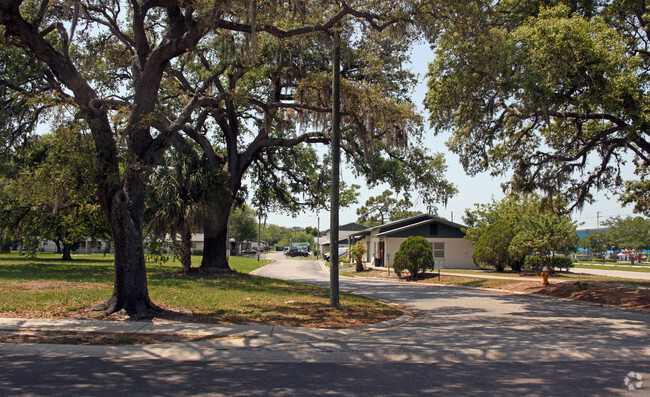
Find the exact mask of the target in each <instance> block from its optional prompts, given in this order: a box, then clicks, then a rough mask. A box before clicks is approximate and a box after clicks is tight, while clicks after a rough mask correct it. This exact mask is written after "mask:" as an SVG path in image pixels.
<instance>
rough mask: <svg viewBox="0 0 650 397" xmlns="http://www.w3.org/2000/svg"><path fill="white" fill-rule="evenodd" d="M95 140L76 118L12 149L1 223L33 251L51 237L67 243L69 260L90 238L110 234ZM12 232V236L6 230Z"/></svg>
mask: <svg viewBox="0 0 650 397" xmlns="http://www.w3.org/2000/svg"><path fill="white" fill-rule="evenodd" d="M93 152H94V145H93V143H92V141H91V140H90V137H89V136H88V135H86V134H84V133H83V132H82V131H81V129H80V126H79V125H78V124H77V123H71V124H68V125H61V126H60V127H59V129H58V130H56V131H55V132H54V133H51V134H46V135H42V136H34V137H33V138H31V139H30V140H28V141H27V142H26V143H25V144H24V145H23V146H21V147H20V148H18V149H17V150H16V151H14V152H12V153H11V156H10V162H9V164H8V167H6V168H4V167H3V171H2V174H3V175H2V177H1V178H2V184H3V191H2V195H1V197H0V201H1V203H2V217H1V218H0V221H1V222H2V227H3V229H4V230H5V232H11V233H12V235H11V239H12V240H14V241H18V242H20V245H21V248H22V250H24V251H25V252H29V253H31V254H32V255H33V254H34V252H35V251H36V250H38V249H39V248H40V242H41V240H43V239H48V240H52V241H54V242H56V243H57V244H58V245H59V246H61V245H62V246H63V247H62V248H63V255H64V259H67V260H69V259H71V258H70V250H71V249H73V248H75V247H76V245H77V244H79V243H80V242H82V241H84V240H85V239H87V238H91V239H100V238H101V239H107V237H108V236H109V235H110V232H109V228H108V223H107V221H106V218H105V215H104V213H103V212H102V211H101V209H100V208H99V205H98V203H97V201H96V196H95V190H96V186H97V185H96V182H95V180H94V179H93V175H92V174H90V173H88V172H86V170H87V169H92V168H94V159H93V156H94V153H93ZM5 236H6V237H9V235H5Z"/></svg>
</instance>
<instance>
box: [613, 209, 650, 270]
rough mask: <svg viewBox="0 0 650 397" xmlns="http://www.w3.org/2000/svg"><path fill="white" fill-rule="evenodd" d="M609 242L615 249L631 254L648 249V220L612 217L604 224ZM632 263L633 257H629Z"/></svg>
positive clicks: (638, 217) (649, 240) (649, 231)
mask: <svg viewBox="0 0 650 397" xmlns="http://www.w3.org/2000/svg"><path fill="white" fill-rule="evenodd" d="M605 225H607V226H608V230H607V235H608V238H609V241H610V242H611V243H612V245H614V246H615V247H616V248H619V249H628V250H631V251H633V253H638V252H639V251H641V250H647V249H650V220H648V219H647V218H643V217H640V216H637V217H626V218H621V217H614V218H611V219H608V220H607V221H606V222H605ZM630 261H631V262H632V263H634V261H635V255H630Z"/></svg>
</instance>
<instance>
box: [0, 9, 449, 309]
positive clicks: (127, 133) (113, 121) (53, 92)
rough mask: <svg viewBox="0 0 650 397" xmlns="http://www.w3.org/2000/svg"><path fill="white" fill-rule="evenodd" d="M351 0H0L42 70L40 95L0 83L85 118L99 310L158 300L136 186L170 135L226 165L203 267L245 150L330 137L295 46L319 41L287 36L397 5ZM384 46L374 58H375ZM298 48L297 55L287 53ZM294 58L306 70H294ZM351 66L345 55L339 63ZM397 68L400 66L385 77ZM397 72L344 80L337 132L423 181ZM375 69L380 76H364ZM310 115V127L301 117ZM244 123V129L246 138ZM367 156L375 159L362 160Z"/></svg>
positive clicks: (140, 187)
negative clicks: (91, 157) (344, 111)
mask: <svg viewBox="0 0 650 397" xmlns="http://www.w3.org/2000/svg"><path fill="white" fill-rule="evenodd" d="M356 3H357V2H350V5H347V4H343V5H342V6H341V7H339V6H337V5H331V4H327V3H322V2H286V3H285V2H261V1H255V0H251V1H249V2H247V3H246V4H241V3H240V2H235V3H230V2H221V1H217V2H214V3H209V2H202V1H177V0H145V1H137V0H132V1H118V0H111V1H101V2H100V1H92V0H88V1H83V0H78V1H71V2H50V1H48V0H42V1H36V0H24V1H13V0H1V1H0V25H2V26H3V27H4V28H3V32H2V33H3V41H2V46H3V47H2V51H3V52H6V51H14V54H16V53H17V54H21V53H22V52H24V53H25V54H31V55H33V56H34V57H35V59H36V60H37V62H38V64H39V65H42V67H43V70H44V71H45V72H44V73H43V76H42V77H43V78H42V84H41V85H39V87H45V89H44V90H42V91H39V92H38V94H39V95H38V96H35V95H33V94H35V93H34V92H33V90H30V89H29V87H27V86H24V85H23V86H17V85H15V84H4V86H5V87H8V88H7V89H10V90H12V92H14V93H18V94H19V95H18V96H20V97H24V98H30V99H31V100H32V102H33V103H34V104H35V105H39V106H40V105H43V106H46V107H50V108H54V109H56V114H57V115H58V116H59V117H66V116H67V117H73V118H77V119H80V120H83V121H84V122H85V123H86V125H87V128H88V129H89V130H90V131H91V133H92V137H93V140H94V143H95V150H96V155H97V160H98V165H97V166H96V170H95V171H96V174H97V176H98V178H97V179H98V194H97V195H98V197H99V201H100V204H101V206H102V209H103V210H104V212H105V214H106V216H107V217H108V219H109V222H110V225H111V231H112V235H113V242H114V247H115V282H114V290H113V294H112V296H111V297H110V298H109V299H108V300H107V301H106V302H105V303H103V304H102V305H100V306H99V307H98V309H102V310H104V311H105V312H106V313H107V314H110V313H113V312H115V311H118V310H121V309H124V310H125V311H126V312H127V313H128V314H129V315H130V316H131V317H134V318H139V317H141V318H143V317H150V316H151V315H152V314H153V313H155V312H156V311H158V310H159V308H158V307H157V306H156V305H155V304H154V303H153V302H151V300H150V298H149V294H148V290H147V280H146V268H145V259H144V250H143V238H142V230H143V225H144V200H145V191H146V187H147V183H148V181H149V179H150V176H151V173H152V170H153V169H154V168H155V166H156V164H158V162H159V160H160V159H161V157H162V156H163V154H164V153H165V151H166V150H167V149H168V148H169V147H170V146H171V145H172V143H173V142H178V140H179V139H192V140H195V141H196V142H198V143H199V145H200V146H201V147H202V149H203V150H204V152H205V154H206V156H207V158H208V161H209V162H210V164H211V166H212V167H213V169H214V170H215V171H220V172H222V173H223V175H224V177H225V180H226V183H225V184H224V187H223V188H224V190H225V191H226V192H227V193H228V195H229V199H226V200H224V201H223V202H221V203H218V204H219V211H218V213H217V214H216V215H217V217H216V220H215V221H214V222H211V223H209V224H207V225H206V226H205V232H206V244H207V246H206V256H205V258H206V259H205V261H204V266H205V267H208V268H210V267H212V268H227V264H226V263H225V252H224V248H225V236H226V233H225V227H226V223H227V217H228V214H229V212H230V211H229V210H230V207H231V206H232V204H233V201H234V199H235V198H236V197H237V194H238V192H239V191H240V189H241V184H242V178H243V176H244V173H245V172H246V170H247V169H248V167H250V165H251V164H253V162H258V163H259V164H260V167H264V166H265V165H264V164H266V165H268V164H274V165H281V161H277V160H276V159H277V158H279V157H280V156H281V154H278V153H275V157H274V156H273V153H272V151H271V150H270V148H273V147H280V148H291V147H293V146H295V145H298V144H300V143H313V142H317V143H328V142H329V135H328V128H327V126H326V123H327V121H324V120H325V118H326V114H327V111H325V109H327V108H328V106H327V105H328V101H329V99H327V98H328V95H327V89H325V88H324V87H325V86H326V85H327V84H325V82H326V81H328V79H329V77H328V74H327V73H323V72H322V71H321V73H320V75H319V74H318V73H316V72H317V71H318V70H319V69H321V66H319V65H322V64H323V63H325V61H324V59H310V58H309V56H307V55H309V54H310V53H313V54H314V56H315V57H318V56H320V57H323V56H324V54H325V52H321V53H320V54H318V51H302V50H300V49H296V50H293V48H295V46H298V45H299V44H302V45H311V44H312V43H315V44H316V43H317V44H318V46H320V47H318V46H314V48H322V49H324V48H326V47H325V46H323V42H322V38H318V39H317V38H315V37H316V36H317V35H318V34H319V32H326V31H328V30H330V29H332V28H333V27H334V26H335V25H336V24H338V23H342V22H344V19H345V17H346V16H350V17H354V18H355V19H356V20H359V21H363V22H364V25H363V26H364V28H363V29H365V30H362V31H357V33H360V34H361V35H362V36H361V37H363V36H365V34H366V33H368V32H370V31H382V30H384V29H385V28H386V27H388V26H393V25H395V24H396V23H397V22H398V21H401V20H404V19H405V18H406V17H407V14H406V13H405V12H404V9H405V8H402V7H401V5H402V4H401V3H398V4H395V3H394V2H383V1H376V2H360V4H356ZM395 32H398V30H395ZM298 37H303V38H304V40H302V41H301V40H300V39H297V38H298ZM395 37H397V35H396V36H395ZM402 37H407V36H404V35H402ZM347 38H348V40H352V39H353V38H357V37H353V36H352V35H349V36H347ZM368 43H377V44H378V45H379V47H372V46H370V47H367V49H366V51H367V52H368V54H369V55H372V53H373V51H375V52H376V51H384V50H385V51H388V50H390V49H391V48H390V43H391V37H390V35H387V36H385V37H383V38H381V37H379V38H378V39H377V40H373V41H369V42H368ZM369 45H370V44H369ZM263 46H268V48H266V49H265V48H263ZM13 48H19V51H17V52H16V51H15V50H10V49H13ZM387 53H388V52H387ZM295 54H304V55H305V56H304V57H302V58H301V57H297V58H296V57H295V56H294V55H295ZM273 57H275V58H273ZM369 58H370V57H369ZM385 59H387V58H386V57H383V58H382V57H379V58H377V61H376V66H382V65H384V64H383V63H384V62H385ZM262 60H263V62H262ZM267 60H272V62H268V63H267ZM298 60H300V62H303V61H304V64H302V65H295V64H294V65H292V64H291V63H292V62H294V63H295V62H296V61H298ZM310 62H313V66H312V65H310V64H309V63H310ZM352 66H354V65H352ZM301 70H304V71H309V73H310V75H309V76H306V75H300V76H295V75H292V73H295V72H296V71H301ZM358 70H360V69H359V68H356V67H350V74H353V73H355V72H356V71H358ZM364 70H366V71H368V70H370V71H372V70H371V69H369V68H368V67H366V68H364ZM383 70H386V68H384V69H382V72H383ZM400 73H401V71H400V70H399V69H398V70H396V71H395V75H394V76H397V77H400ZM401 77H402V78H401V79H397V80H396V81H397V83H396V84H393V87H392V89H391V90H390V91H387V92H381V91H382V90H385V87H388V86H389V85H390V84H388V83H390V79H391V76H390V75H388V76H386V75H384V74H382V73H376V74H373V73H369V72H368V73H366V77H364V79H356V80H357V81H358V83H357V87H356V89H354V90H352V91H354V92H356V93H357V94H358V95H359V96H357V97H353V98H351V99H350V105H351V107H352V106H355V105H364V106H360V107H358V109H359V110H358V111H356V112H351V111H350V110H348V112H349V113H348V114H349V115H350V122H349V125H350V126H354V128H349V129H348V133H349V134H350V137H352V138H354V137H357V138H358V139H352V138H351V139H349V142H350V146H349V150H348V153H350V154H351V155H352V154H355V155H356V154H358V153H365V154H366V155H367V157H372V156H374V158H375V160H376V161H373V162H370V164H382V165H385V166H384V167H383V169H384V170H386V171H385V172H384V171H381V170H380V171H381V172H383V174H384V175H389V174H390V173H391V172H392V173H393V174H394V175H400V174H399V173H396V172H394V171H395V169H396V168H398V164H399V163H405V164H411V167H410V168H411V169H412V170H411V171H410V173H408V175H410V176H420V175H423V182H430V181H432V180H435V179H436V178H437V177H438V174H437V173H436V172H435V171H436V170H435V167H433V168H432V166H431V163H430V162H428V161H426V160H427V159H428V157H427V155H426V154H424V153H421V152H419V151H418V152H416V154H411V152H409V151H408V150H405V149H406V145H405V144H404V143H405V142H406V139H405V138H406V137H407V136H408V135H409V133H410V132H411V130H413V131H415V132H416V137H417V133H420V132H421V130H419V128H418V123H417V122H413V120H417V118H414V114H413V109H412V105H410V103H409V102H408V101H406V100H404V99H403V98H404V95H403V94H404V92H403V91H404V89H407V88H408V87H402V86H401V82H402V81H404V78H403V76H401ZM373 78H374V79H375V80H376V82H378V83H381V84H379V85H377V84H374V83H373V81H372V79H373ZM381 79H383V80H381ZM352 80H354V79H351V81H352ZM380 80H381V81H380ZM361 81H364V82H363V83H362V82H361ZM3 83H7V81H6V80H5V81H3ZM9 83H10V82H9ZM298 83H300V84H298ZM43 93H45V94H46V95H43ZM368 105H373V106H368ZM36 109H37V111H40V108H38V107H36ZM294 116H295V117H294ZM370 116H373V117H370ZM374 116H377V117H374ZM287 121H289V122H290V123H288V124H287V123H285V122H287ZM291 124H292V125H291ZM318 125H320V126H321V128H319V129H314V130H313V131H312V130H311V129H312V128H314V127H315V126H318ZM298 126H299V127H301V128H298V129H295V128H293V127H298ZM244 131H252V134H251V135H249V136H248V137H246V136H244V134H242V132H244ZM289 131H293V132H292V133H291V134H288V132H289ZM215 132H216V134H215ZM213 135H214V136H213ZM377 138H378V139H377ZM416 139H417V138H416ZM375 143H377V144H375ZM395 143H398V144H395ZM393 148H395V150H392V149H393ZM385 149H389V150H388V151H386V150H385ZM382 150H383V153H387V154H386V157H383V156H382V155H381V154H380V153H381V151H382ZM357 161H358V160H357ZM362 164H366V163H362ZM366 169H367V170H368V172H371V173H374V172H376V169H375V168H374V166H367V167H366ZM423 170H424V171H431V172H430V173H429V175H427V174H426V173H422V172H420V171H423ZM401 175H404V173H402V174H401ZM402 185H404V184H403V183H402ZM443 194H444V193H443ZM434 195H435V193H434ZM428 197H432V196H428ZM219 250H220V252H219ZM213 251H214V252H213Z"/></svg>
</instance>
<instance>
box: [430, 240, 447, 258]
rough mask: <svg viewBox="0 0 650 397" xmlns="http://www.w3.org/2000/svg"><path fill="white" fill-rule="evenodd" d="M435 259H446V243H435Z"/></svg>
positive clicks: (433, 246)
mask: <svg viewBox="0 0 650 397" xmlns="http://www.w3.org/2000/svg"><path fill="white" fill-rule="evenodd" d="M431 246H432V248H433V259H444V257H445V243H433V244H431Z"/></svg>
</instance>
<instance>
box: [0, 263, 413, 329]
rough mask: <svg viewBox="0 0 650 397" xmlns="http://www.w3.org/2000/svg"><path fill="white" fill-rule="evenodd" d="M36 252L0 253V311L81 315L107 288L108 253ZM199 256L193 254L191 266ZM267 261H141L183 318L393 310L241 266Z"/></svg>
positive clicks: (334, 318) (306, 319) (152, 285)
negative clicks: (226, 265) (337, 300)
mask: <svg viewBox="0 0 650 397" xmlns="http://www.w3.org/2000/svg"><path fill="white" fill-rule="evenodd" d="M59 257H60V255H55V254H47V253H42V254H39V255H38V256H37V257H36V258H33V259H32V258H27V257H22V256H19V255H18V254H13V253H12V254H5V255H0V292H1V293H2V296H3V299H2V300H1V301H0V315H2V316H5V317H12V316H15V317H23V316H25V317H50V316H55V317H65V316H79V315H83V316H89V315H95V316H97V314H96V313H88V312H87V309H88V308H90V307H91V306H93V305H94V304H97V303H101V302H102V301H104V300H106V299H107V298H108V297H109V296H110V294H111V292H112V284H113V272H114V268H113V257H112V256H111V255H107V256H105V257H104V256H103V255H101V254H98V255H78V256H73V259H74V260H73V261H72V262H63V261H60V260H59ZM200 260H201V257H199V256H197V257H193V267H198V266H199V263H200ZM268 262H269V261H266V260H260V261H257V259H256V258H245V257H231V258H230V266H231V268H233V269H234V270H236V271H237V273H232V274H219V275H210V276H205V275H190V276H187V275H184V274H183V273H182V272H181V266H180V264H179V263H178V262H168V263H148V265H147V270H148V285H149V294H150V296H151V299H152V300H153V301H154V303H156V304H157V305H159V306H161V307H164V308H166V309H169V310H173V311H176V312H181V313H185V314H186V315H189V316H190V317H191V319H190V321H201V322H216V323H237V324H251V323H253V324H278V325H296V326H319V327H345V326H355V325H361V324H367V323H372V322H376V321H382V320H385V319H389V318H394V317H395V316H397V315H399V314H400V313H401V312H400V311H399V310H397V309H395V308H393V307H391V306H387V305H384V304H381V303H379V302H376V301H373V300H370V299H367V298H363V297H359V296H355V295H351V294H346V293H341V307H340V309H339V310H332V309H331V308H330V307H329V290H328V289H326V288H322V287H317V286H312V285H305V284H299V283H293V282H288V281H281V280H275V279H269V278H264V277H255V276H251V275H249V274H247V273H249V272H250V271H252V270H254V269H256V268H258V267H261V266H263V265H265V264H266V263H268Z"/></svg>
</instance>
